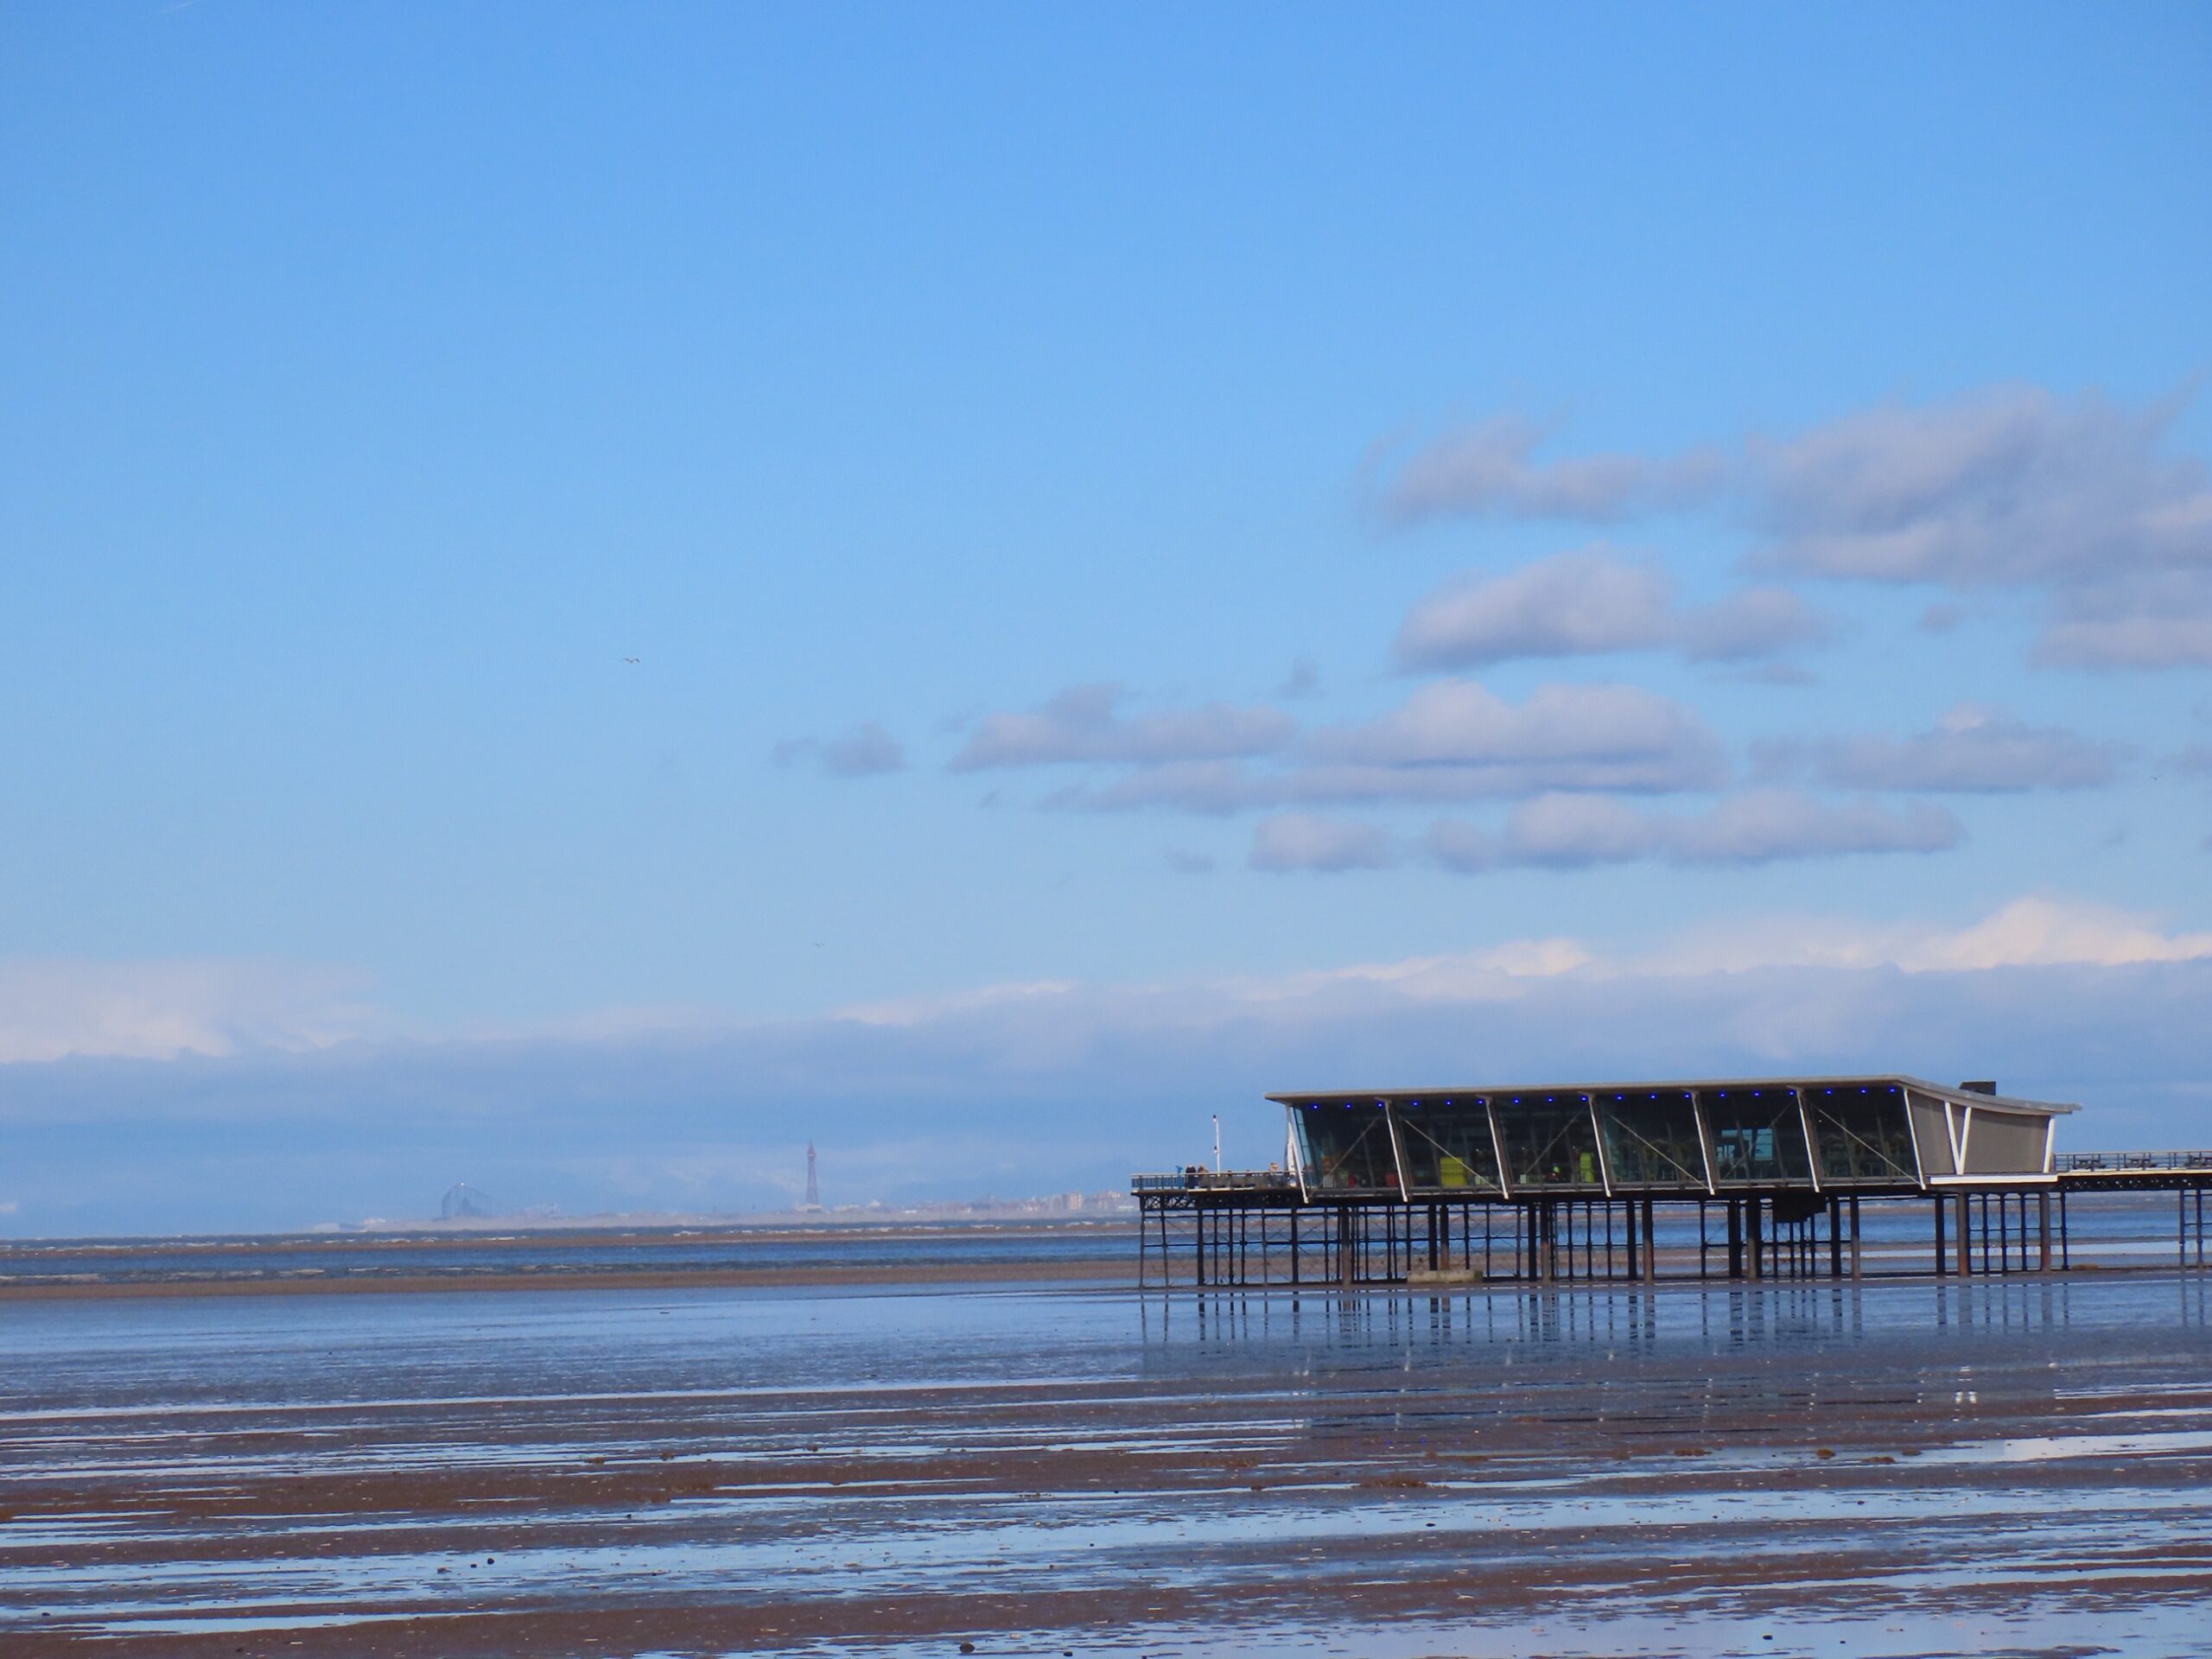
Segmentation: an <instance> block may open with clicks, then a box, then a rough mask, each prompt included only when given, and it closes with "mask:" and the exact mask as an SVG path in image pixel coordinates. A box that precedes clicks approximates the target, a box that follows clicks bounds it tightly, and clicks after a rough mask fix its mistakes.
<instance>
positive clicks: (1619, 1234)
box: [1131, 1075, 2212, 1289]
mask: <svg viewBox="0 0 2212 1659" xmlns="http://www.w3.org/2000/svg"><path fill="white" fill-rule="evenodd" d="M1268 1098H1269V1099H1270V1100H1273V1101H1274V1102H1275V1103H1278V1104H1280V1105H1281V1106H1282V1108H1283V1109H1284V1110H1285V1113H1286V1115H1287V1127H1286V1134H1285V1145H1284V1161H1283V1162H1282V1163H1281V1164H1280V1165H1277V1166H1274V1167H1271V1168H1269V1169H1266V1170H1220V1169H1207V1168H1203V1167H1198V1166H1191V1167H1188V1168H1185V1169H1183V1170H1180V1171H1177V1172H1174V1173H1166V1174H1147V1175H1138V1176H1135V1177H1134V1178H1133V1179H1132V1183H1131V1189H1132V1192H1133V1193H1134V1195H1135V1198H1136V1199H1137V1202H1138V1205H1139V1208H1140V1217H1139V1219H1140V1227H1139V1241H1140V1242H1139V1249H1138V1279H1139V1282H1140V1284H1141V1285H1145V1286H1148V1287H1172V1286H1175V1285H1185V1286H1190V1287H1257V1286H1272V1285H1281V1286H1309V1285H1310V1286H1314V1287H1327V1286H1336V1287H1353V1286H1398V1287H1411V1288H1424V1287H1426V1288H1432V1289H1443V1288H1448V1287H1455V1286H1471V1285H1476V1284H1483V1283H1491V1282H1501V1281H1503V1282H1517V1283H1523V1284H1529V1283H1534V1284H1551V1283H1565V1282H1573V1281H1617V1282H1621V1281H1624V1282H1630V1283H1636V1282H1641V1283H1646V1284H1654V1283H1657V1282H1659V1281H1661V1280H1662V1279H1665V1280H1674V1279H1715V1278H1719V1279H1730V1280H1770V1279H1792V1280H1805V1279H1815V1278H1827V1279H1835V1280H1850V1279H1860V1278H1864V1277H1866V1276H1869V1275H1871V1274H1889V1275H1896V1274H1935V1275H1938V1276H1946V1275H1954V1274H1956V1275H1977V1274H2046V1273H2065V1272H2070V1271H2073V1270H2074V1268H2075V1261H2074V1250H2073V1228H2072V1211H2071V1209H2070V1206H2069V1201H2070V1200H2073V1199H2076V1198H2082V1197H2083V1196H2085V1195H2091V1194H2114V1193H2135V1194H2143V1193H2171V1194H2172V1195H2173V1197H2174V1199H2175V1209H2174V1211H2173V1215H2174V1229H2175V1230H2174V1242H2175V1251H2176V1258H2175V1259H2177V1260H2178V1262H2179V1263H2180V1265H2182V1266H2183V1267H2189V1268H2202V1267H2205V1266H2207V1265H2212V1244H2209V1242H2208V1241H2209V1240H2212V1235H2208V1232H2207V1228H2206V1213H2205V1212H2206V1205H2205V1193H2206V1189H2207V1188H2208V1187H2212V1151H2197V1152H2168V1153H2070V1154H2069V1153H2060V1152H2059V1151H2057V1149H2056V1145H2055V1141H2056V1128H2057V1125H2058V1122H2059V1120H2060V1119H2061V1118H2063V1117H2064V1116H2069V1115H2070V1114H2071V1113H2073V1112H2074V1111H2075V1109H2076V1108H2075V1107H2073V1106H2071V1105H2067V1104H2060V1103H2052V1102H2046V1101H2031V1100H2024V1099H2015V1098H2011V1097H2007V1096H2002V1095H1999V1094H1998V1093H1997V1091H1996V1086H1995V1084H1993V1083H1967V1084H1959V1085H1957V1086H1955V1087H1954V1086H1951V1085H1947V1084H1935V1083H1929V1082H1928V1081H1926V1080H1924V1079H1922V1078H1918V1077H1906V1076H1903V1075H1890V1076H1882V1077H1811V1078H1779V1077H1764V1078H1732V1079H1718V1080H1700V1081H1691V1082H1662V1083H1650V1082H1640V1083H1633V1084H1542V1085H1516V1086H1508V1087H1491V1086H1474V1087H1457V1088H1446V1089H1423V1090H1332V1091H1328V1092H1324V1093H1310V1094H1305V1093H1301V1094H1284V1095H1274V1096H1268ZM1915 1213H1917V1215H1918V1217H1920V1219H1919V1220H1918V1222H1917V1223H1913V1222H1912V1221H1910V1217H1912V1216H1913V1215H1914V1214H1915ZM1875 1217H1879V1220H1878V1230H1880V1231H1881V1233H1882V1236H1881V1238H1880V1240H1879V1242H1878V1248H1876V1249H1870V1248H1869V1245H1868V1241H1867V1236H1866V1232H1865V1230H1864V1227H1865V1224H1866V1222H1867V1221H1868V1220H1869V1219H1870V1218H1875ZM1915 1229H1916V1230H1917V1234H1918V1239H1919V1243H1917V1244H1916V1245H1913V1244H1910V1243H1902V1244H1901V1240H1904V1241H1909V1240H1910V1238H1911V1236H1912V1234H1913V1231H1914V1230H1915Z"/></svg>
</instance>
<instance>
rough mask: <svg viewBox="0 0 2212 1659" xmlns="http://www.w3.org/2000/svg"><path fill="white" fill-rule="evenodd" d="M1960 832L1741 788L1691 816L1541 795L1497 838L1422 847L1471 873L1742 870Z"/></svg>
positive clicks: (1953, 839) (1938, 815)
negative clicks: (1631, 866)
mask: <svg viewBox="0 0 2212 1659" xmlns="http://www.w3.org/2000/svg"><path fill="white" fill-rule="evenodd" d="M1960 836H1961V830H1960V828H1959V824H1958V821H1957V820H1956V819H1955V818H1954V817H1951V815H1950V814H1949V813H1948V812H1945V811H1943V810H1941V809H1940V808H1936V807H1932V806H1928V805H1925V804H1917V803H1916V804H1912V805H1910V806H1907V807H1905V808H1904V809H1902V810H1895V811H1891V810H1885V809H1884V808H1881V807H1878V806H1874V805H1871V804H1866V803H1864V802H1853V803H1841V804H1838V803H1833V802H1826V801H1820V800H1816V799H1815V798H1812V797H1810V796H1808V795H1804V794H1802V793H1800V792H1798V791H1795V790H1786V789H1761V790H1749V791H1745V792H1744V793H1742V794H1740V795H1733V796H1730V797H1728V798H1726V799H1724V800H1722V801H1720V802H1719V803H1718V804H1715V805H1714V806H1713V807H1712V808H1711V809H1710V810H1707V811H1704V812H1700V813H1694V814H1675V813H1651V812H1644V811H1640V810H1637V808H1635V807H1633V806H1631V805H1630V804H1628V803H1627V802H1625V801H1622V800H1618V799H1615V798H1612V797H1610V796H1603V795H1546V796H1540V797H1539V798H1536V799H1535V800H1533V801H1528V802H1524V803H1522V804H1520V805H1518V806H1516V807H1515V808H1514V809H1513V810H1512V811H1511V812H1510V813H1509V814H1508V815H1507V817H1506V821H1505V827H1504V829H1503V833H1502V834H1497V835H1493V834H1491V833H1489V832H1487V831H1485V830H1483V829H1478V828H1477V827H1475V826H1474V825H1472V824H1467V823H1455V822H1452V821H1450V820H1446V821H1443V822H1440V823H1436V824H1434V825H1433V826H1431V828H1430V830H1429V834H1428V849H1429V851H1430V853H1431V855H1433V857H1434V858H1435V859H1436V860H1437V861H1438V862H1440V863H1441V864H1443V865H1444V866H1445V867H1446V868H1450V869H1456V870H1459V871H1463V872H1466V873H1470V874H1473V873H1478V872H1481V871H1486V870H1492V869H1498V868H1510V867H1526V866H1531V865H1534V866H1542V867H1548V868H1557V869H1574V868H1586V867H1588V866H1592V865H1597V864H1618V863H1626V862H1630V861H1635V860H1639V859H1664V860H1666V861H1669V862H1670V863H1675V864H1736V865H1747V864H1765V863H1772V862H1775V861H1780V860H1784V859H1801V858H1826V857H1836V856H1840V855H1847V854H1853V853H1933V852H1942V851H1944V850H1946V849H1949V848H1951V847H1954V846H1956V845H1957V844H1958V842H1959V839H1960Z"/></svg>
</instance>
